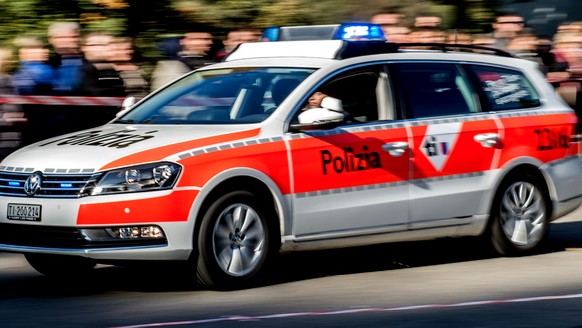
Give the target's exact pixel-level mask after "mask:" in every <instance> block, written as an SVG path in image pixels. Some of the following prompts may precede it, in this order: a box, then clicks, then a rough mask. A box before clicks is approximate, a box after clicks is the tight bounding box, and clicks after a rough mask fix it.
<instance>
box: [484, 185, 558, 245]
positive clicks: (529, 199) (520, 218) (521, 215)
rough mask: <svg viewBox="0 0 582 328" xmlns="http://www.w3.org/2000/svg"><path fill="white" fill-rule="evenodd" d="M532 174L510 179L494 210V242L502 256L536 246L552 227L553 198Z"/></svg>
mask: <svg viewBox="0 0 582 328" xmlns="http://www.w3.org/2000/svg"><path fill="white" fill-rule="evenodd" d="M542 186H543V185H542V184H541V183H539V182H538V180H537V179H535V178H534V177H531V176H527V175H526V176H523V177H519V178H515V179H512V180H508V181H506V182H505V183H504V184H502V185H501V187H500V188H499V192H500V194H498V195H497V196H496V201H495V202H494V205H493V209H492V213H491V215H492V217H491V219H492V223H491V241H492V244H493V247H494V248H495V250H496V251H497V252H498V253H500V254H501V255H510V256H512V255H520V254H523V253H526V252H529V251H531V250H533V249H534V248H536V247H537V246H538V245H539V244H540V243H541V242H542V240H543V239H544V237H545V235H546V232H547V230H548V222H549V215H550V203H549V197H548V196H547V192H546V190H545V188H543V187H542Z"/></svg>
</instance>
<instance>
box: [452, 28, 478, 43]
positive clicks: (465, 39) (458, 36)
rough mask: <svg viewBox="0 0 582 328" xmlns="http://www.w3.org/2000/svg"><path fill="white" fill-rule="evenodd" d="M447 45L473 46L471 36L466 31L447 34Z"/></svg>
mask: <svg viewBox="0 0 582 328" xmlns="http://www.w3.org/2000/svg"><path fill="white" fill-rule="evenodd" d="M447 43H450V44H462V45H471V44H473V36H472V35H471V34H470V33H469V32H467V31H463V30H452V31H449V33H448V34H447Z"/></svg>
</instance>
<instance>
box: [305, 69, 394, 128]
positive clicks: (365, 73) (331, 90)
mask: <svg viewBox="0 0 582 328" xmlns="http://www.w3.org/2000/svg"><path fill="white" fill-rule="evenodd" d="M381 72H383V70H382V66H381V65H374V66H367V67H360V68H357V69H352V70H349V71H346V72H343V73H340V74H339V75H336V76H335V77H333V78H331V79H330V80H329V81H327V82H326V83H324V84H323V85H321V86H320V87H319V88H317V89H316V90H314V91H313V92H311V93H310V95H309V97H308V98H307V100H306V101H305V102H304V103H303V104H302V106H301V111H302V112H304V111H306V110H310V109H313V108H319V107H325V106H322V105H321V103H322V101H323V99H324V98H325V97H332V98H335V99H338V100H339V102H330V101H326V102H324V104H325V103H327V104H331V106H332V107H336V108H328V109H331V110H332V111H338V109H337V106H340V105H341V110H342V112H343V113H344V116H345V121H346V123H354V124H357V123H362V122H372V121H377V120H378V117H379V116H378V102H379V99H383V98H382V97H381V96H380V95H379V93H380V92H383V90H379V88H378V86H379V80H380V79H381V78H382V74H381ZM299 114H301V113H299Z"/></svg>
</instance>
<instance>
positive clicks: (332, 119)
mask: <svg viewBox="0 0 582 328" xmlns="http://www.w3.org/2000/svg"><path fill="white" fill-rule="evenodd" d="M345 117H346V115H345V113H344V111H343V107H342V101H341V100H339V99H336V98H333V97H325V98H323V100H322V101H321V108H312V109H308V110H305V111H304V112H302V113H301V114H299V116H298V119H299V124H292V125H291V129H293V130H295V131H304V130H317V129H331V128H334V127H336V126H338V125H339V124H341V123H342V122H343V121H344V120H345Z"/></svg>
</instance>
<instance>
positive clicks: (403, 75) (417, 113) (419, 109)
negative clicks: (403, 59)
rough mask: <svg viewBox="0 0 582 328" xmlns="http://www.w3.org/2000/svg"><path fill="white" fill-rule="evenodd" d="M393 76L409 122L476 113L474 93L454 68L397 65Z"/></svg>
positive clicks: (421, 64) (447, 65)
mask: <svg viewBox="0 0 582 328" xmlns="http://www.w3.org/2000/svg"><path fill="white" fill-rule="evenodd" d="M391 72H392V75H393V78H394V81H393V84H394V85H395V86H396V88H397V90H398V92H399V94H400V97H399V98H400V99H401V100H402V101H403V105H404V107H405V108H406V117H407V118H423V117H434V116H447V115H458V114H468V113H474V112H477V107H476V106H475V101H474V97H473V94H474V91H472V90H471V88H470V84H469V83H468V81H467V79H465V78H464V76H463V75H462V74H461V72H460V71H459V69H458V67H457V65H455V64H449V63H397V64H393V65H391Z"/></svg>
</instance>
